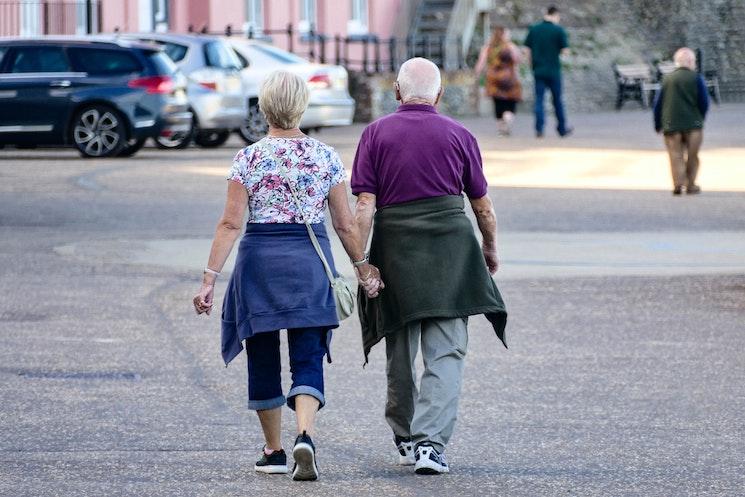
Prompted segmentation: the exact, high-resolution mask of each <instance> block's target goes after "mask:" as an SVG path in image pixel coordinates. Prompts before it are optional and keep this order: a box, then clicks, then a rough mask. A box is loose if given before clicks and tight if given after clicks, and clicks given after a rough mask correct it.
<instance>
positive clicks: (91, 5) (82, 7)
mask: <svg viewBox="0 0 745 497" xmlns="http://www.w3.org/2000/svg"><path fill="white" fill-rule="evenodd" d="M97 12H98V1H97V0H76V3H75V34H76V35H85V34H91V33H95V32H96V26H98V19H97ZM89 16H90V19H89Z"/></svg>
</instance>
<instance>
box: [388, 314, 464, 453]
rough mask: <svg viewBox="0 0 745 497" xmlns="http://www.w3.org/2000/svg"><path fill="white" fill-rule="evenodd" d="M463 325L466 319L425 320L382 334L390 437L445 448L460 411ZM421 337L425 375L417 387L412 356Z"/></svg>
mask: <svg viewBox="0 0 745 497" xmlns="http://www.w3.org/2000/svg"><path fill="white" fill-rule="evenodd" d="M467 326H468V318H455V319H451V318H448V319H424V320H421V321H415V322H413V323H409V324H408V325H406V326H405V327H404V328H402V329H399V330H397V331H396V332H394V333H390V334H388V335H386V337H385V351H386V356H387V364H386V372H387V375H388V400H387V403H386V406H385V419H386V421H387V422H388V424H389V425H390V427H391V429H393V433H394V435H396V436H398V437H401V438H406V439H411V440H412V441H413V442H414V444H415V445H419V444H423V443H426V444H431V445H432V446H433V447H434V448H435V449H437V450H438V451H439V452H442V451H443V450H444V449H445V446H446V445H447V443H448V440H450V436H451V435H452V434H453V428H454V427H455V420H456V418H457V414H458V397H459V396H460V387H461V378H462V376H463V365H464V358H465V356H466V348H467V347H468V330H467ZM420 340H421V343H422V358H423V360H424V374H423V375H422V382H421V388H420V389H419V390H417V386H416V365H415V363H414V360H415V359H416V356H417V352H418V350H419V342H420Z"/></svg>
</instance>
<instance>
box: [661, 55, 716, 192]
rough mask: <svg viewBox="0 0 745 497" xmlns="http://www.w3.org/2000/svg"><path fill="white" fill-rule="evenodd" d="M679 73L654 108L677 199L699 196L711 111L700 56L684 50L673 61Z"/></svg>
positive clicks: (667, 83) (667, 78)
mask: <svg viewBox="0 0 745 497" xmlns="http://www.w3.org/2000/svg"><path fill="white" fill-rule="evenodd" d="M673 60H674V61H675V65H676V66H677V67H676V69H675V71H673V72H672V73H670V74H668V75H667V76H665V79H664V80H663V81H662V89H661V90H660V92H659V93H658V94H657V99H656V100H655V104H654V127H655V131H657V132H658V133H660V132H662V133H663V134H664V136H665V147H666V148H667V152H668V155H669V156H670V169H671V171H672V176H673V195H680V194H682V193H683V189H684V188H685V191H686V193H688V194H696V193H700V192H701V188H700V187H699V186H698V185H697V184H696V175H697V174H698V166H699V161H698V151H699V149H700V148H701V143H702V141H703V139H704V134H703V127H704V119H705V117H706V111H707V110H708V109H709V94H708V91H707V89H706V83H705V82H704V79H703V78H702V77H701V75H700V74H698V73H696V54H695V53H693V50H691V49H690V48H686V47H684V48H681V49H679V50H678V51H677V52H675V55H674V57H673Z"/></svg>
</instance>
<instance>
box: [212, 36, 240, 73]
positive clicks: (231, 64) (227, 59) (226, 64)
mask: <svg viewBox="0 0 745 497" xmlns="http://www.w3.org/2000/svg"><path fill="white" fill-rule="evenodd" d="M204 58H205V59H206V60H207V65H208V66H211V67H219V68H221V69H240V68H241V61H240V60H238V57H236V56H235V53H234V52H233V51H232V50H230V48H228V46H227V45H226V44H225V43H223V42H221V41H212V42H210V43H207V44H206V45H205V46H204Z"/></svg>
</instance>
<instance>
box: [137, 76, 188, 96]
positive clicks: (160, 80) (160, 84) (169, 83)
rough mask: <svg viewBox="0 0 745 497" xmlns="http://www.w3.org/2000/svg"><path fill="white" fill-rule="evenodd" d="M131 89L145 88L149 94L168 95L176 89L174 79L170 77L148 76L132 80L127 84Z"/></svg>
mask: <svg viewBox="0 0 745 497" xmlns="http://www.w3.org/2000/svg"><path fill="white" fill-rule="evenodd" d="M127 86H129V87H130V88H144V89H145V91H146V92H147V93H154V94H158V95H167V94H169V93H172V92H173V90H174V89H175V87H176V86H175V85H174V83H173V79H172V78H171V77H170V76H146V77H144V78H135V79H131V80H130V81H129V83H128V84H127Z"/></svg>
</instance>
